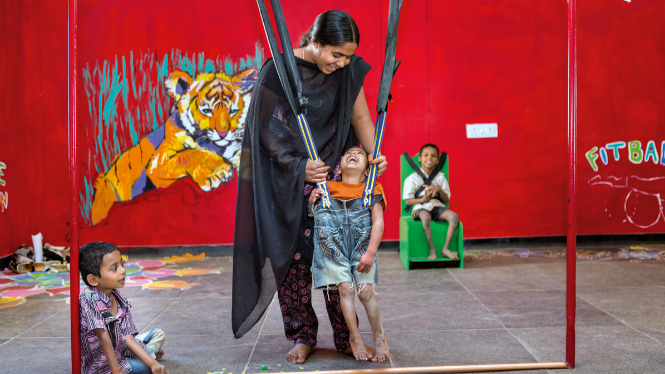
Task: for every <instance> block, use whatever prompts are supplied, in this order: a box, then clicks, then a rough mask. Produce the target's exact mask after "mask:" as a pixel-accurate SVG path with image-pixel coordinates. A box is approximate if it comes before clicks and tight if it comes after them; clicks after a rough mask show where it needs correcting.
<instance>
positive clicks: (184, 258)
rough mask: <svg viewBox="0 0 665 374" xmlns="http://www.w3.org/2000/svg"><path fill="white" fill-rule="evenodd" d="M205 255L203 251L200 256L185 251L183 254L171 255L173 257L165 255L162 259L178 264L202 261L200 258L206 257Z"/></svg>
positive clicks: (168, 262)
mask: <svg viewBox="0 0 665 374" xmlns="http://www.w3.org/2000/svg"><path fill="white" fill-rule="evenodd" d="M205 257H206V254H205V253H201V254H200V255H198V256H194V255H192V254H189V253H185V254H184V255H183V256H178V255H173V256H171V258H168V257H164V258H163V259H161V260H160V261H162V262H165V263H167V264H178V263H181V262H189V261H200V260H203V259H205Z"/></svg>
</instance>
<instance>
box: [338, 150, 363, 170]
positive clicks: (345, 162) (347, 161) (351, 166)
mask: <svg viewBox="0 0 665 374" xmlns="http://www.w3.org/2000/svg"><path fill="white" fill-rule="evenodd" d="M368 165H369V161H368V160H367V153H366V152H365V151H364V150H363V149H362V148H358V147H353V148H350V149H349V150H348V151H346V153H344V156H343V157H342V163H341V165H340V166H341V168H342V175H344V174H345V173H347V171H351V172H353V171H357V172H360V173H363V172H365V170H366V169H367V166H368Z"/></svg>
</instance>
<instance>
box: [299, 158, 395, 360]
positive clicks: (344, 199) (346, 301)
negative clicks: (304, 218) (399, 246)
mask: <svg viewBox="0 0 665 374" xmlns="http://www.w3.org/2000/svg"><path fill="white" fill-rule="evenodd" d="M368 164H369V163H368V160H367V153H366V152H365V150H363V149H362V148H358V147H354V148H351V149H349V150H348V151H347V152H346V153H345V154H344V156H343V157H342V161H341V165H340V170H341V172H342V181H341V182H328V189H329V190H330V196H331V199H330V201H331V204H330V205H331V207H330V208H323V207H321V205H320V204H319V203H317V204H316V205H310V208H311V209H312V210H313V212H314V213H313V214H314V239H315V240H314V258H313V263H312V273H313V277H314V287H315V288H327V289H335V288H337V289H338V290H339V295H340V304H341V307H342V313H343V314H344V320H346V323H347V325H348V327H349V334H350V337H349V342H350V343H351V349H352V350H353V356H354V357H355V358H356V360H365V361H367V360H372V361H374V362H383V361H385V360H386V359H388V358H390V353H389V352H388V343H387V340H386V336H385V334H384V333H383V327H382V326H381V316H380V314H379V304H378V303H377V301H376V297H375V296H374V285H375V284H377V283H378V279H379V278H378V276H379V269H378V261H377V255H376V251H377V249H378V247H379V243H380V242H381V236H382V235H383V211H384V209H385V208H386V205H385V199H383V196H382V195H383V188H382V187H381V185H380V184H379V183H377V184H376V185H375V188H374V194H375V195H374V199H373V202H374V204H372V207H371V208H363V206H362V205H363V198H362V195H363V189H364V187H365V178H366V177H367V174H368V172H369V168H368ZM322 192H323V191H321V190H320V189H318V188H317V189H315V190H314V191H312V194H311V195H310V198H309V203H310V204H315V203H316V200H317V199H318V197H319V196H321V194H322ZM379 201H380V202H381V204H379ZM354 285H355V287H354ZM356 290H357V292H358V298H359V299H360V302H362V304H363V306H364V307H365V311H366V312H367V317H368V319H369V321H370V325H371V327H372V333H373V335H374V344H375V347H374V348H375V350H376V353H375V354H374V355H372V353H371V351H370V350H369V349H368V347H367V346H365V343H364V342H363V338H362V336H361V335H360V331H359V330H358V322H357V319H356V309H355V306H354V301H355V295H356Z"/></svg>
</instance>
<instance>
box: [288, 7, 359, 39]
mask: <svg viewBox="0 0 665 374" xmlns="http://www.w3.org/2000/svg"><path fill="white" fill-rule="evenodd" d="M311 43H319V44H320V45H322V46H323V45H331V46H333V47H337V46H340V45H342V44H344V43H356V45H360V32H358V26H357V25H356V21H354V20H353V18H351V16H350V15H348V14H346V13H344V12H342V11H341V10H329V11H327V12H323V13H321V14H319V15H318V16H317V17H316V20H314V24H313V25H312V27H311V28H310V29H309V31H308V32H307V34H305V35H303V37H302V40H301V41H300V47H306V46H308V45H310V44H311Z"/></svg>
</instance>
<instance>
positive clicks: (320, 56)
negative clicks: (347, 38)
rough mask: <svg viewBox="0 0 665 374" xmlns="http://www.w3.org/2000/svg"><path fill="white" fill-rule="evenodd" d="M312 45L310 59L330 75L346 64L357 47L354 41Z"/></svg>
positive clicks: (324, 72)
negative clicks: (312, 49) (337, 44)
mask: <svg viewBox="0 0 665 374" xmlns="http://www.w3.org/2000/svg"><path fill="white" fill-rule="evenodd" d="M313 46H314V51H313V54H312V59H313V60H314V63H315V64H316V65H317V66H318V67H319V69H320V70H321V71H322V72H323V74H326V75H330V74H332V73H334V72H335V71H337V70H338V69H342V68H343V67H345V66H346V65H348V64H349V61H351V56H353V54H354V53H356V48H358V44H356V43H344V44H342V45H339V46H332V45H320V44H317V43H313Z"/></svg>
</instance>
